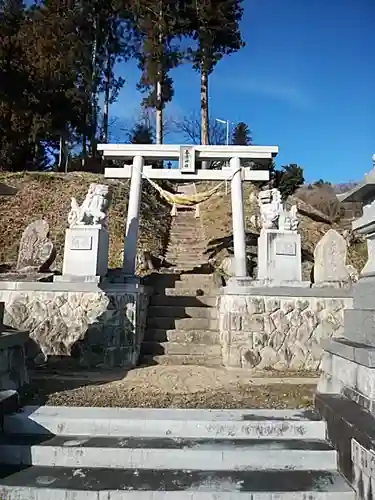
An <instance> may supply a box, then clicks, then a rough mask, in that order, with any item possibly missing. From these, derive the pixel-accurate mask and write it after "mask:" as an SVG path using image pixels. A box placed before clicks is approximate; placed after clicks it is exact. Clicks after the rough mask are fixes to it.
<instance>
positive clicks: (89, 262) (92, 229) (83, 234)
mask: <svg viewBox="0 0 375 500" xmlns="http://www.w3.org/2000/svg"><path fill="white" fill-rule="evenodd" d="M108 247H109V238H108V231H107V230H106V229H103V228H102V226H101V225H98V226H76V227H73V228H71V229H67V230H66V233H65V249H64V262H63V277H64V276H72V277H74V276H77V277H78V276H80V277H83V276H85V277H90V276H91V277H94V276H97V277H104V276H106V274H107V272H108Z"/></svg>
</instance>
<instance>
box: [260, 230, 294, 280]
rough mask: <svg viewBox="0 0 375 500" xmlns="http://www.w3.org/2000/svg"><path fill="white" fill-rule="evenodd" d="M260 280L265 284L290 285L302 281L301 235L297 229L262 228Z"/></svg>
mask: <svg viewBox="0 0 375 500" xmlns="http://www.w3.org/2000/svg"><path fill="white" fill-rule="evenodd" d="M258 281H260V282H263V283H264V284H265V285H267V284H277V285H290V284H293V283H300V282H301V281H302V261H301V236H300V235H299V234H298V233H297V231H285V230H280V229H262V230H261V232H260V236H259V238H258Z"/></svg>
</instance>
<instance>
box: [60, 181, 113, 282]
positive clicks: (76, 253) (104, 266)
mask: <svg viewBox="0 0 375 500" xmlns="http://www.w3.org/2000/svg"><path fill="white" fill-rule="evenodd" d="M110 202H111V191H110V188H109V186H107V185H104V184H94V183H93V184H90V186H89V189H88V192H87V195H86V198H85V200H84V201H83V203H82V205H78V203H77V200H76V199H75V198H72V201H71V209H70V212H69V215H68V223H69V229H67V230H66V235H65V249H64V261H63V273H62V274H63V275H62V276H59V277H56V278H55V279H56V281H74V280H76V279H78V280H84V281H99V280H100V278H103V277H104V276H106V274H107V272H108V246H109V238H108V215H107V212H108V208H109V206H110Z"/></svg>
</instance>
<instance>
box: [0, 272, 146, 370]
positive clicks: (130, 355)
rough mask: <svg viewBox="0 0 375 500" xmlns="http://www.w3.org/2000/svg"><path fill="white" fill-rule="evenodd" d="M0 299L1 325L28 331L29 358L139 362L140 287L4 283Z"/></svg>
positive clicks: (143, 312)
mask: <svg viewBox="0 0 375 500" xmlns="http://www.w3.org/2000/svg"><path fill="white" fill-rule="evenodd" d="M0 301H3V302H5V314H4V323H5V325H8V326H11V327H14V328H17V329H20V330H28V331H29V332H30V339H31V341H30V342H29V344H28V346H27V356H28V358H29V359H33V360H34V361H37V360H38V361H37V362H43V360H44V359H46V358H47V357H51V356H58V357H61V356H69V357H72V358H75V359H76V360H77V362H78V364H80V365H82V366H85V367H115V366H121V367H127V368H128V367H129V368H130V367H132V366H134V365H135V364H136V363H137V360H138V356H139V352H140V346H141V343H142V341H143V335H144V329H145V321H146V314H147V305H148V296H147V294H146V293H145V291H144V289H143V287H140V286H135V285H116V286H111V288H108V289H101V288H99V287H98V286H97V285H96V284H91V283H85V284H73V283H67V284H64V283H23V282H18V283H17V282H12V283H9V282H7V283H1V288H0ZM41 353H42V354H43V355H41Z"/></svg>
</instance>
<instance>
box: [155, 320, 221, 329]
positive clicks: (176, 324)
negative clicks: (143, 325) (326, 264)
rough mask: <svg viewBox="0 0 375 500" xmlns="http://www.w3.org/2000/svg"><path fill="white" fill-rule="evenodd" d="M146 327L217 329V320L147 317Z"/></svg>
mask: <svg viewBox="0 0 375 500" xmlns="http://www.w3.org/2000/svg"><path fill="white" fill-rule="evenodd" d="M147 328H156V329H165V330H173V328H175V329H176V330H217V329H218V322H217V320H216V319H210V318H181V319H176V318H170V317H169V318H168V317H166V318H161V317H151V318H150V317H148V318H147Z"/></svg>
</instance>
